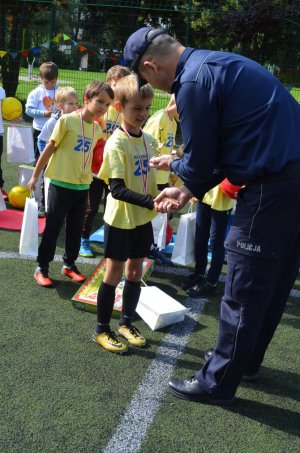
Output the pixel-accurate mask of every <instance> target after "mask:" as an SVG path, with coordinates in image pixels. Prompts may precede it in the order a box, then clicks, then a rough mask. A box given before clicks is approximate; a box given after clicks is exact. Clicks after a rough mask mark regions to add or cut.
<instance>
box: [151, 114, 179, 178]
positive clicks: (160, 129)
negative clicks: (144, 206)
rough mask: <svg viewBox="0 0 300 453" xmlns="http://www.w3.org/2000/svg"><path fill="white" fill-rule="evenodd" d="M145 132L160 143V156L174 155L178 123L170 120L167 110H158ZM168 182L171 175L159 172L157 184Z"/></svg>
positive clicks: (152, 116)
mask: <svg viewBox="0 0 300 453" xmlns="http://www.w3.org/2000/svg"><path fill="white" fill-rule="evenodd" d="M144 131H146V132H148V134H151V135H153V137H155V138H156V140H157V141H158V145H159V153H158V155H162V154H171V153H172V149H173V146H174V145H175V137H176V131H177V123H176V121H175V120H174V119H172V120H170V118H169V116H168V114H167V112H166V110H165V109H161V110H158V111H157V112H155V113H153V115H151V116H150V118H149V119H148V120H147V123H146V124H145V126H144ZM168 181H169V173H168V172H167V171H162V170H158V171H157V184H166V183H167V182H168Z"/></svg>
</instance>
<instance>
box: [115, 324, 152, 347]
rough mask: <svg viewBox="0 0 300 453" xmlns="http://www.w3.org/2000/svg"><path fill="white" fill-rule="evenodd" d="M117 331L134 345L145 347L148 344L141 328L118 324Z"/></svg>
mask: <svg viewBox="0 0 300 453" xmlns="http://www.w3.org/2000/svg"><path fill="white" fill-rule="evenodd" d="M117 331H118V334H119V335H121V336H122V337H124V338H126V340H127V341H128V343H129V344H131V345H132V346H136V347H138V348H143V347H144V346H145V345H146V339H145V338H144V337H143V336H142V335H141V333H140V331H139V329H137V328H136V327H134V326H130V327H128V326H118V328H117Z"/></svg>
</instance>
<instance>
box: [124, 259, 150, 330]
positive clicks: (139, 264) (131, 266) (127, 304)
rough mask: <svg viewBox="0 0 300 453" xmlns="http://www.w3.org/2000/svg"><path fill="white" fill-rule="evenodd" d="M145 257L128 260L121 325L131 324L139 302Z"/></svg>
mask: <svg viewBox="0 0 300 453" xmlns="http://www.w3.org/2000/svg"><path fill="white" fill-rule="evenodd" d="M143 261H144V258H136V259H133V258H129V259H128V260H127V262H126V268H125V273H126V280H125V285H124V289H123V297H122V299H123V305H122V315H121V319H120V322H119V325H120V326H124V325H126V326H128V327H129V326H131V320H132V318H133V316H134V313H135V310H136V307H137V304H138V302H139V298H140V294H141V286H140V282H141V279H142V272H143Z"/></svg>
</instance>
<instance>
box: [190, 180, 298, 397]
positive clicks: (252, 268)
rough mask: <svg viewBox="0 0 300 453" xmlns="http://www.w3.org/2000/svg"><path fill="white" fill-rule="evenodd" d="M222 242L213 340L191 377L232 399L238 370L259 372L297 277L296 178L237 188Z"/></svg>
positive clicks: (237, 381) (218, 393) (239, 372)
mask: <svg viewBox="0 0 300 453" xmlns="http://www.w3.org/2000/svg"><path fill="white" fill-rule="evenodd" d="M225 247H226V249H227V276H226V282H225V292H224V296H223V298H222V301H221V310H220V322H219V336H218V341H217V345H216V347H215V350H214V353H213V354H212V356H211V358H210V359H209V360H208V361H207V362H206V364H205V365H204V366H203V368H202V369H201V370H199V371H198V372H197V373H196V378H197V379H198V381H199V382H200V384H201V385H202V387H203V388H204V389H205V390H206V391H208V392H209V393H212V394H213V395H215V396H219V397H224V398H227V397H228V398H231V397H232V396H233V395H234V394H235V392H236V389H237V387H238V385H239V383H240V381H241V378H242V375H243V373H245V372H256V371H258V369H259V367H260V364H261V362H262V361H263V358H264V354H265V351H266V349H267V347H268V345H269V343H270V341H271V339H272V337H273V335H274V332H275V330H276V328H277V325H278V323H279V321H280V319H281V317H282V314H283V311H284V308H285V305H286V302H287V299H288V297H289V294H290V291H291V289H292V287H293V284H294V282H295V279H296V276H297V272H298V269H299V265H300V179H292V180H286V181H280V182H269V183H263V184H252V185H249V186H247V187H246V188H244V189H242V190H241V191H240V192H239V196H238V201H237V208H236V213H235V217H234V221H233V225H232V227H231V229H230V232H229V234H228V236H227V239H226V241H225Z"/></svg>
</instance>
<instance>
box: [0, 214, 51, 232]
mask: <svg viewBox="0 0 300 453" xmlns="http://www.w3.org/2000/svg"><path fill="white" fill-rule="evenodd" d="M23 214H24V212H23V211H18V210H17V209H5V211H0V228H5V229H6V230H19V231H21V229H22V221H23ZM45 222H46V219H45V217H44V218H42V219H38V223H39V226H38V231H39V234H42V233H43V231H44V229H45Z"/></svg>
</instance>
